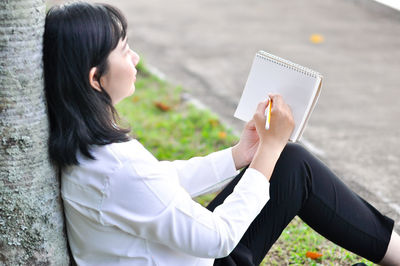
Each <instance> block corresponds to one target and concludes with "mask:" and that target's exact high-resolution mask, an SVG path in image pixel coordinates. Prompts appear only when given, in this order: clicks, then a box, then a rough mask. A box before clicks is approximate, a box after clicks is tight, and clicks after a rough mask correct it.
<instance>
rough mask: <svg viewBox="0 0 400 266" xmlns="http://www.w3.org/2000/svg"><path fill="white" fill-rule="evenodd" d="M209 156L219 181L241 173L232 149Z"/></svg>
mask: <svg viewBox="0 0 400 266" xmlns="http://www.w3.org/2000/svg"><path fill="white" fill-rule="evenodd" d="M208 156H209V158H210V160H211V165H212V167H213V170H214V173H215V174H216V176H217V178H218V180H219V181H223V180H225V179H227V178H230V177H232V176H236V175H237V174H238V173H239V171H238V170H236V166H235V162H234V160H233V156H232V147H230V148H227V149H224V150H221V151H217V152H214V153H211V154H209V155H208Z"/></svg>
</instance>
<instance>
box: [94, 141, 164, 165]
mask: <svg viewBox="0 0 400 266" xmlns="http://www.w3.org/2000/svg"><path fill="white" fill-rule="evenodd" d="M93 155H94V156H95V158H96V160H100V161H110V162H111V161H113V162H115V163H117V164H120V165H123V164H125V163H128V162H135V161H142V160H150V161H157V159H156V158H155V157H154V156H153V155H152V154H151V153H150V152H149V151H148V150H147V149H146V148H145V147H144V146H143V145H142V144H141V143H140V142H139V141H138V140H136V139H132V140H130V141H126V142H118V143H111V144H108V145H104V146H97V147H95V148H94V149H93Z"/></svg>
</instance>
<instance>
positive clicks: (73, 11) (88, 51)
mask: <svg viewBox="0 0 400 266" xmlns="http://www.w3.org/2000/svg"><path fill="white" fill-rule="evenodd" d="M126 29H127V23H126V19H125V18H124V16H123V15H122V14H121V12H120V11H119V10H118V9H116V8H115V7H112V6H110V5H106V4H89V3H84V2H75V3H71V4H67V5H60V6H55V7H52V8H51V9H50V10H49V11H48V12H47V15H46V22H45V31H44V40H43V64H44V80H45V91H46V99H47V106H48V114H49V119H50V138H49V154H50V158H51V159H52V161H53V162H55V163H56V164H57V165H58V166H59V167H61V168H62V167H64V166H67V165H73V164H78V160H77V153H78V152H80V153H81V154H83V155H84V156H86V157H88V158H91V159H95V158H94V157H93V156H92V154H91V153H90V146H91V145H106V144H110V143H113V142H124V141H128V140H129V139H130V138H129V136H128V135H127V133H128V132H129V129H122V128H119V127H118V126H116V122H117V120H118V114H117V112H116V110H115V108H114V107H113V105H112V101H111V98H110V96H109V95H108V93H107V92H106V91H105V90H104V89H103V88H101V90H102V91H101V92H100V91H97V90H95V89H93V88H92V87H91V85H90V83H89V71H90V69H91V68H92V67H97V69H98V71H97V76H96V78H97V79H100V77H101V76H102V75H103V74H105V73H106V72H107V67H108V65H107V57H108V55H109V54H110V52H111V51H112V50H113V49H114V48H115V47H116V46H117V44H118V42H119V40H121V39H124V38H125V36H126Z"/></svg>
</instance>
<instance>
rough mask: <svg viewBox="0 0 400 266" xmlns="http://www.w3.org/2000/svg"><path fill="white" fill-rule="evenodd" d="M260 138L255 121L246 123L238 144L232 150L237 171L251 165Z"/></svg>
mask: <svg viewBox="0 0 400 266" xmlns="http://www.w3.org/2000/svg"><path fill="white" fill-rule="evenodd" d="M259 140H260V138H259V137H258V133H257V130H256V124H255V123H254V120H253V119H252V120H250V121H249V122H247V123H246V125H245V127H244V129H243V132H242V135H241V137H240V140H239V142H238V144H236V145H235V146H234V147H233V148H232V156H233V160H234V162H235V166H236V169H240V168H242V167H244V166H246V165H249V164H250V162H251V161H252V160H253V157H254V154H255V153H256V151H257V148H258V144H259Z"/></svg>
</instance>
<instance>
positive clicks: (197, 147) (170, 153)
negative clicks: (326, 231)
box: [117, 65, 373, 265]
mask: <svg viewBox="0 0 400 266" xmlns="http://www.w3.org/2000/svg"><path fill="white" fill-rule="evenodd" d="M138 68H139V74H138V79H137V82H136V92H135V93H134V95H132V96H131V97H129V98H127V99H125V100H124V101H122V102H121V103H119V104H118V105H117V110H118V112H119V114H120V115H121V118H122V124H124V125H126V124H128V125H129V126H130V127H131V129H132V135H133V136H134V137H135V138H137V139H138V140H139V141H140V142H141V143H142V144H143V145H144V146H145V147H146V148H147V149H149V150H150V151H151V152H152V153H153V154H154V155H155V156H156V157H157V158H158V159H160V160H174V159H189V158H191V157H193V156H201V155H206V154H208V153H210V152H213V151H216V150H219V149H223V148H226V147H230V146H232V145H233V144H235V143H236V142H237V141H238V137H237V136H235V135H234V134H233V133H232V131H230V130H229V129H227V128H226V127H225V126H224V125H223V124H221V122H220V121H219V119H218V117H217V116H216V115H215V114H213V113H211V112H209V111H205V110H199V109H196V108H195V107H194V106H192V105H190V104H189V103H188V102H185V101H183V100H182V97H181V95H182V90H183V89H182V88H181V87H175V86H171V85H170V84H168V83H167V82H165V81H162V80H160V79H158V78H157V77H155V76H153V75H151V74H150V73H149V72H148V71H147V70H146V69H145V68H144V67H143V65H139V67H138ZM214 196H215V194H209V195H204V196H202V197H199V198H196V200H197V201H198V202H200V203H201V204H203V205H206V204H207V203H208V202H210V201H211V200H212V199H213V197H214ZM307 251H314V252H318V253H321V254H322V255H323V256H322V257H321V258H320V259H318V260H312V259H310V258H307V257H306V255H305V254H306V252H307ZM357 262H364V263H366V264H367V265H373V263H371V262H368V261H367V260H365V259H361V258H360V257H359V256H357V255H355V254H353V253H351V252H348V251H346V250H344V249H342V248H340V247H338V246H336V245H335V244H333V243H331V242H329V241H327V240H326V239H324V238H323V237H321V236H320V235H319V234H317V233H316V232H314V231H313V230H312V229H311V228H310V227H309V226H307V225H306V224H305V223H303V222H302V221H301V220H300V219H299V218H297V217H296V218H295V219H294V220H293V221H292V222H291V223H290V224H289V225H288V227H287V228H286V229H285V230H284V231H283V233H282V235H281V236H280V238H279V239H278V241H277V242H276V243H275V244H274V245H273V247H272V248H271V250H270V251H269V253H268V254H267V256H266V257H265V259H264V261H263V263H262V264H261V265H287V264H295V265H304V264H305V265H351V264H354V263H357Z"/></svg>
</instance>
